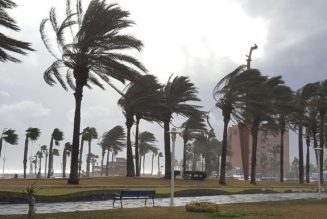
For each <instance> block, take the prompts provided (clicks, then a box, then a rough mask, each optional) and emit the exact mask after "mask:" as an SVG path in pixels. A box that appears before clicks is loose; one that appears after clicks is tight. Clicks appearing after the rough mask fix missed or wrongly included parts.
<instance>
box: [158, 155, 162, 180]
mask: <svg viewBox="0 0 327 219" xmlns="http://www.w3.org/2000/svg"><path fill="white" fill-rule="evenodd" d="M160 157H163V154H162V152H159V153H158V175H159V174H160V173H161V169H160Z"/></svg>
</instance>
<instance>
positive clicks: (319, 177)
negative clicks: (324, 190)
mask: <svg viewBox="0 0 327 219" xmlns="http://www.w3.org/2000/svg"><path fill="white" fill-rule="evenodd" d="M315 151H316V153H317V157H318V199H319V200H320V199H321V194H320V193H321V189H320V187H321V185H320V184H321V175H320V153H321V151H322V148H321V147H316V148H315Z"/></svg>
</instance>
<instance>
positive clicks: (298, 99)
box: [292, 84, 315, 184]
mask: <svg viewBox="0 0 327 219" xmlns="http://www.w3.org/2000/svg"><path fill="white" fill-rule="evenodd" d="M314 92H315V87H314V86H313V85H312V84H307V85H305V86H304V87H303V88H301V89H299V90H297V91H296V93H295V97H294V100H295V101H294V102H295V103H294V105H295V107H296V110H295V112H294V113H293V114H292V125H293V127H294V128H296V129H297V130H298V142H299V158H298V168H299V172H298V173H299V183H300V184H304V164H303V126H304V122H305V121H304V119H305V110H306V107H307V106H308V102H309V100H310V98H312V96H313V94H314Z"/></svg>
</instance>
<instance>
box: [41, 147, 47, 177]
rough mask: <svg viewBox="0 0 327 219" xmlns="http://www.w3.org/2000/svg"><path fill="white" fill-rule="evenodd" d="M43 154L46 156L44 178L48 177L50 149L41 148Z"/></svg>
mask: <svg viewBox="0 0 327 219" xmlns="http://www.w3.org/2000/svg"><path fill="white" fill-rule="evenodd" d="M41 152H42V153H43V154H44V155H45V161H44V162H45V163H44V177H47V163H48V155H49V152H48V148H47V146H46V145H42V146H41Z"/></svg>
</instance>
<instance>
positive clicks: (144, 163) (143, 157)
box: [143, 154, 145, 176]
mask: <svg viewBox="0 0 327 219" xmlns="http://www.w3.org/2000/svg"><path fill="white" fill-rule="evenodd" d="M144 175H145V154H144V155H143V176H144Z"/></svg>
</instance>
